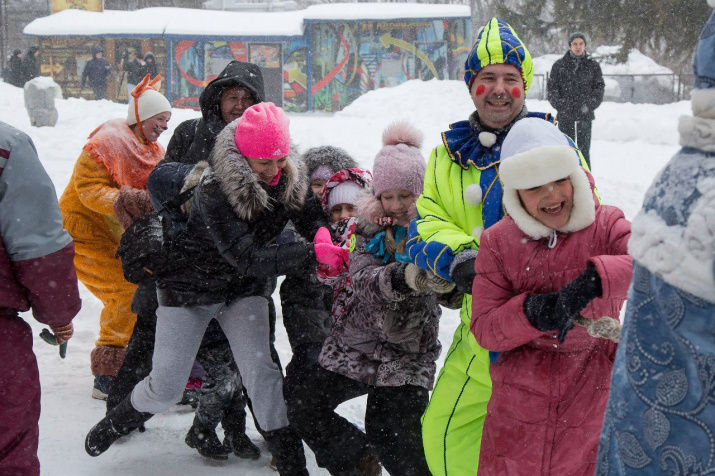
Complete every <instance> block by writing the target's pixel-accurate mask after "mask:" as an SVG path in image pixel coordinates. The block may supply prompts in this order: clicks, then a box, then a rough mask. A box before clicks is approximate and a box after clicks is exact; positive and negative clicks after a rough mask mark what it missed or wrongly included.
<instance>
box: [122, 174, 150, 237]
mask: <svg viewBox="0 0 715 476" xmlns="http://www.w3.org/2000/svg"><path fill="white" fill-rule="evenodd" d="M112 208H113V209H114V214H115V215H116V217H117V221H118V222H119V224H120V225H121V226H122V228H124V229H125V230H126V229H127V228H129V227H130V226H131V224H132V223H134V222H135V221H136V220H137V219H138V218H141V217H142V216H144V215H146V214H147V213H151V212H152V211H153V208H152V206H151V201H150V200H149V193H148V192H147V191H146V190H142V189H138V188H132V187H129V186H127V185H125V186H123V187H122V188H120V189H119V193H118V194H117V198H115V199H114V204H113V207H112Z"/></svg>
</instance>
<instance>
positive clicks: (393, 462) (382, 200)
mask: <svg viewBox="0 0 715 476" xmlns="http://www.w3.org/2000/svg"><path fill="white" fill-rule="evenodd" d="M421 143H422V134H421V133H420V132H419V131H418V130H417V129H415V128H414V127H413V126H412V125H410V124H408V123H404V122H399V123H395V124H392V125H391V126H389V127H388V128H387V129H386V130H385V132H384V134H383V148H382V149H381V150H380V152H379V153H378V154H377V156H376V157H375V162H374V165H373V181H372V190H368V191H366V192H364V193H362V194H361V195H360V196H359V198H358V199H357V223H356V225H355V229H354V232H353V234H352V236H351V237H350V241H349V249H350V255H349V260H348V271H349V277H350V285H351V288H352V289H351V296H350V297H349V298H348V300H347V302H346V304H345V305H344V310H342V312H340V313H336V315H334V317H336V318H337V319H336V320H335V321H334V322H333V327H332V329H331V332H330V336H328V338H327V339H326V341H325V343H324V344H323V348H322V351H321V353H320V357H319V359H318V363H319V365H316V366H314V367H313V368H312V369H311V371H310V372H306V375H305V378H304V384H303V387H301V388H300V389H296V391H295V392H294V393H293V394H290V395H286V402H287V404H288V417H289V419H290V423H291V426H292V427H293V428H294V429H295V430H296V431H298V433H299V434H300V436H301V437H302V438H303V441H305V442H306V443H307V444H308V445H309V446H310V448H311V449H312V450H313V452H314V453H315V456H316V460H317V461H319V462H320V463H321V464H322V465H323V466H324V467H325V468H326V469H327V470H328V471H329V472H330V473H331V474H380V472H381V468H380V464H382V465H383V466H384V467H385V469H386V470H387V471H388V472H389V473H390V474H393V475H398V474H400V475H407V474H409V475H412V476H430V474H431V473H430V470H429V468H428V466H427V461H426V460H425V456H424V450H423V445H422V433H421V424H420V417H421V415H422V414H423V413H424V411H425V408H426V407H427V402H428V399H429V390H430V389H431V388H432V385H433V383H434V377H435V371H436V364H435V361H436V360H437V357H438V356H439V353H440V350H441V346H440V343H439V340H438V333H439V318H440V315H441V310H440V307H439V304H441V303H444V304H445V305H446V304H451V303H453V302H455V301H456V302H459V301H461V299H459V296H457V299H455V294H456V293H455V291H454V283H451V282H447V281H445V280H443V279H441V278H438V279H439V281H441V283H440V282H434V280H433V282H432V283H429V282H428V280H429V278H428V277H427V274H426V273H425V272H424V271H422V270H420V269H419V268H417V267H416V266H415V265H413V264H412V263H410V258H409V256H407V254H406V251H405V242H406V239H407V226H408V225H409V223H410V220H412V219H414V218H415V217H416V216H417V212H416V209H415V207H414V202H415V198H416V197H417V196H418V195H419V194H420V192H421V191H422V184H423V181H424V174H425V160H424V157H423V156H422V154H421V152H420V146H421ZM351 170H356V169H351ZM343 172H344V171H343ZM336 175H338V174H336ZM336 178H338V177H336V176H333V179H331V180H334V179H336ZM329 185H330V183H329V184H328V186H329ZM339 187H340V185H339V184H336V186H335V188H334V189H333V190H331V191H328V189H327V187H326V189H325V191H324V192H323V203H324V204H325V205H326V207H325V209H326V211H328V210H330V209H331V208H328V207H329V206H330V204H331V203H338V201H339V200H338V197H339V195H341V193H340V192H341V190H340V188H339ZM347 191H348V190H346V192H347ZM345 195H347V193H346V194H345ZM331 197H332V200H331ZM356 198H357V197H356ZM340 201H342V200H340ZM323 234H327V230H325V231H324V232H323ZM328 238H329V237H326V238H325V239H326V240H327V239H328ZM430 284H431V285H430ZM438 286H441V287H440V295H438V294H437V292H436V288H437V287H438ZM360 395H367V409H366V412H365V431H362V430H361V429H359V428H357V427H355V425H353V424H352V423H351V422H349V421H348V420H346V419H345V418H343V417H342V416H340V415H339V414H337V413H336V412H335V409H336V407H337V406H338V405H339V404H341V403H342V402H344V401H346V400H349V399H352V398H355V397H357V396H360Z"/></svg>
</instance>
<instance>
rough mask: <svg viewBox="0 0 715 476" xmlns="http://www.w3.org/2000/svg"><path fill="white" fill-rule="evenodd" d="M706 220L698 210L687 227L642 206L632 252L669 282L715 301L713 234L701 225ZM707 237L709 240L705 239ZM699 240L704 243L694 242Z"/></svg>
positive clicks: (634, 226) (633, 233) (633, 232)
mask: <svg viewBox="0 0 715 476" xmlns="http://www.w3.org/2000/svg"><path fill="white" fill-rule="evenodd" d="M711 199H712V197H711ZM704 220H705V216H704V215H703V214H702V213H695V211H694V212H693V214H692V215H691V216H690V218H689V219H688V223H687V226H686V227H681V226H668V225H667V224H666V223H665V221H663V219H662V218H660V217H659V216H658V214H657V213H656V212H655V211H654V210H650V211H648V212H644V211H643V210H641V212H640V213H639V214H638V215H637V216H636V217H635V219H634V220H633V223H632V227H631V238H630V240H629V241H628V253H629V254H630V255H631V256H633V259H634V260H636V261H637V262H638V263H639V264H640V265H642V266H644V267H645V268H646V269H648V270H649V271H650V272H652V273H655V274H656V275H657V276H658V277H660V278H661V279H663V280H664V281H665V282H667V283H668V284H670V285H672V286H675V287H677V288H679V289H682V290H683V291H686V292H688V293H690V294H693V295H695V296H698V297H699V298H702V299H705V300H706V301H708V302H711V303H714V304H715V277H714V276H713V274H714V273H713V269H715V268H714V267H713V266H714V265H715V263H714V262H713V261H714V260H713V234H712V233H703V229H702V228H701V227H700V226H698V224H699V222H702V221H704ZM704 238H709V243H702V241H703V239H704ZM695 241H699V242H701V243H698V245H696V246H694V242H695ZM703 245H704V246H703ZM700 248H702V251H703V252H698V250H699V249H700Z"/></svg>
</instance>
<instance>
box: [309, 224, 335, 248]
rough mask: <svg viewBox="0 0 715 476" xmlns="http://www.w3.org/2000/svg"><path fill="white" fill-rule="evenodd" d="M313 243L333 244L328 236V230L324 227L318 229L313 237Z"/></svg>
mask: <svg viewBox="0 0 715 476" xmlns="http://www.w3.org/2000/svg"><path fill="white" fill-rule="evenodd" d="M313 243H315V244H316V245H317V244H318V243H328V244H333V239H332V237H331V236H330V230H328V229H327V228H325V227H324V226H321V227H320V228H318V232H317V233H316V234H315V237H313Z"/></svg>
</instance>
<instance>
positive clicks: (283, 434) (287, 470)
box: [263, 426, 309, 476]
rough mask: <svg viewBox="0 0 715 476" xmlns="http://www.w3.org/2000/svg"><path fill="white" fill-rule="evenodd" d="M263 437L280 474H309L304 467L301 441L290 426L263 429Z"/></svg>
mask: <svg viewBox="0 0 715 476" xmlns="http://www.w3.org/2000/svg"><path fill="white" fill-rule="evenodd" d="M263 438H264V439H265V440H266V444H268V449H269V450H270V452H271V454H272V455H273V457H274V458H275V460H276V467H277V468H278V474H280V476H309V474H308V470H307V469H306V467H305V453H304V452H303V442H302V441H301V440H300V438H298V435H296V434H295V432H294V431H293V429H292V428H291V427H289V426H287V427H285V428H281V429H278V430H273V431H265V432H263Z"/></svg>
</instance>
